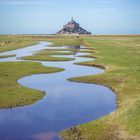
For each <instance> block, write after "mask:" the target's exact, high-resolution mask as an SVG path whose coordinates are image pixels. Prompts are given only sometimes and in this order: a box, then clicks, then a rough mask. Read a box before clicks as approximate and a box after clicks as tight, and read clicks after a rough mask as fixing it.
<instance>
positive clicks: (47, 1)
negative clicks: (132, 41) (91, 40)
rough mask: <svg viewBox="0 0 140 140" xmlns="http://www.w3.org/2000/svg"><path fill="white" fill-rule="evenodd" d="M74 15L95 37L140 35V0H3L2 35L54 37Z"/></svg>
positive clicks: (0, 14) (0, 20)
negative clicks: (96, 35)
mask: <svg viewBox="0 0 140 140" xmlns="http://www.w3.org/2000/svg"><path fill="white" fill-rule="evenodd" d="M71 16H73V17H74V19H75V20H76V21H77V22H79V23H80V25H81V26H82V27H84V28H85V29H87V30H88V31H91V32H92V33H93V34H140V0H0V34H12V33H17V34H51V33H55V32H57V31H58V30H59V29H61V28H62V26H63V25H64V24H65V23H67V22H68V21H69V20H70V19H71Z"/></svg>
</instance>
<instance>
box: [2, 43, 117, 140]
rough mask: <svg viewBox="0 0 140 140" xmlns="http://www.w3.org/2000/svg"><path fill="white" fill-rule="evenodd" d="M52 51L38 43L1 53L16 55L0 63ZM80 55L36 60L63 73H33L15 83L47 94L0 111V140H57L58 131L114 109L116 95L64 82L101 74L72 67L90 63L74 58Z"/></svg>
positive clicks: (99, 86)
mask: <svg viewBox="0 0 140 140" xmlns="http://www.w3.org/2000/svg"><path fill="white" fill-rule="evenodd" d="M81 47H83V46H81ZM53 48H54V47H49V43H48V42H41V43H40V44H37V45H34V46H30V47H26V48H23V49H18V50H14V51H9V52H4V53H1V54H0V55H10V54H16V57H11V58H4V59H0V61H1V62H5V61H20V60H19V59H17V58H20V57H22V56H29V55H33V53H35V52H36V51H39V50H43V49H53ZM56 48H58V47H55V49H56ZM61 48H67V46H63V47H61ZM76 49H77V47H76ZM78 49H79V48H78ZM83 54H84V53H75V55H74V56H72V55H69V56H65V57H74V58H75V59H74V60H72V61H67V62H64V61H61V62H47V61H38V62H40V63H41V64H42V65H44V66H54V67H61V68H64V69H65V71H63V72H58V73H53V74H34V75H31V76H27V77H23V78H22V79H19V80H18V83H19V84H21V85H23V86H25V87H28V88H33V89H37V90H41V91H45V92H46V93H47V95H46V96H45V97H44V99H43V100H41V101H39V102H37V103H35V104H33V105H30V106H25V107H18V108H14V109H3V110H0V140H61V138H60V137H59V135H58V133H59V132H60V131H62V130H64V129H66V128H69V127H72V126H75V125H79V124H82V123H86V122H89V121H92V120H95V119H98V118H100V117H102V116H104V115H107V114H109V113H111V112H113V111H114V110H115V109H116V104H115V99H116V96H115V93H113V91H112V90H110V89H109V88H107V87H105V86H101V85H96V84H86V83H76V82H69V81H68V80H67V79H68V78H70V77H75V76H84V75H91V74H92V75H93V74H100V73H103V72H104V70H102V69H99V68H94V67H88V66H80V65H75V64H74V63H76V62H82V61H90V60H92V59H91V58H83V57H78V56H79V55H83ZM19 94H20V93H19Z"/></svg>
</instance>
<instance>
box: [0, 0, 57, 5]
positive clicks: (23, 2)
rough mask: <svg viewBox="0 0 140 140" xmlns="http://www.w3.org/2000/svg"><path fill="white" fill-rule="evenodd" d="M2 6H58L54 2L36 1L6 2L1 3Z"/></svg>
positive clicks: (15, 0)
mask: <svg viewBox="0 0 140 140" xmlns="http://www.w3.org/2000/svg"><path fill="white" fill-rule="evenodd" d="M0 4H9V5H12V4H13V5H44V4H56V2H53V1H44V0H42V1H36V0H34V1H33V0H30V1H28V0H21V1H20V0H13V1H11V0H5V1H0Z"/></svg>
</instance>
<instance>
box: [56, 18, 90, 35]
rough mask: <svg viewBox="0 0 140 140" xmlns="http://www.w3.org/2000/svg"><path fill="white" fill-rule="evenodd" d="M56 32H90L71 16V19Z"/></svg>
mask: <svg viewBox="0 0 140 140" xmlns="http://www.w3.org/2000/svg"><path fill="white" fill-rule="evenodd" d="M57 33H58V34H91V32H88V31H87V30H85V29H83V28H82V27H80V25H79V23H77V22H76V21H74V20H73V18H71V21H70V22H68V23H67V24H65V25H64V26H63V28H62V29H61V30H60V31H58V32H57Z"/></svg>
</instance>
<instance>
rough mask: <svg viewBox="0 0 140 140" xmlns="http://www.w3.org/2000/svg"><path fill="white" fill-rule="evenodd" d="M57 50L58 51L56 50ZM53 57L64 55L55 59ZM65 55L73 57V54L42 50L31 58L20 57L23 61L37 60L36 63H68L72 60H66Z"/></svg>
mask: <svg viewBox="0 0 140 140" xmlns="http://www.w3.org/2000/svg"><path fill="white" fill-rule="evenodd" d="M58 50H59V49H58ZM55 55H66V57H57V56H55ZM67 55H73V52H70V51H69V52H64V51H57V50H55V51H53V50H51V51H50V50H43V51H41V52H38V53H36V54H34V55H32V56H26V57H22V58H21V59H24V60H38V61H70V60H73V58H68V57H67Z"/></svg>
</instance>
